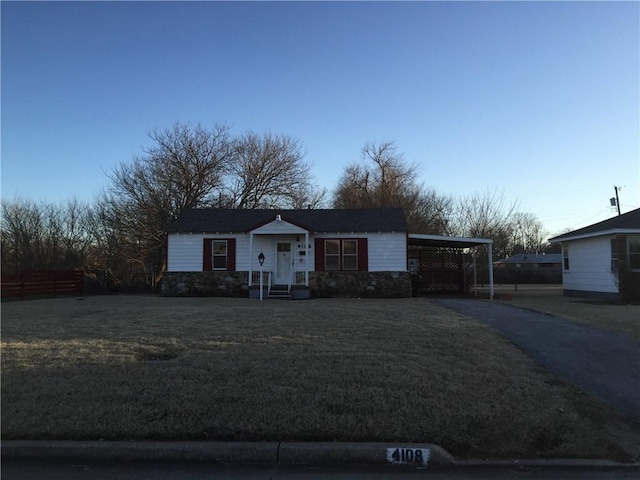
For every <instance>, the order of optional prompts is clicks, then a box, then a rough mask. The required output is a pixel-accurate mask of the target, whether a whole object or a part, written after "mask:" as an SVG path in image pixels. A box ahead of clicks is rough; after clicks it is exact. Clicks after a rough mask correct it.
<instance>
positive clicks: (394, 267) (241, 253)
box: [167, 233, 407, 272]
mask: <svg viewBox="0 0 640 480" xmlns="http://www.w3.org/2000/svg"><path fill="white" fill-rule="evenodd" d="M364 237H366V238H367V239H368V241H367V243H368V249H369V252H368V257H369V271H371V272H385V271H394V272H397V271H406V270H407V237H406V235H405V234H404V233H368V234H358V233H352V234H344V233H343V234H322V235H317V238H364ZM205 238H235V239H236V270H239V271H248V270H249V261H250V260H251V263H252V270H259V268H260V265H259V263H258V254H260V252H262V253H264V256H265V262H264V269H265V270H267V271H268V270H272V269H273V268H274V267H275V265H274V264H273V259H274V258H275V254H276V251H275V245H276V242H279V241H280V242H291V244H292V246H293V248H292V252H293V254H294V258H295V261H296V265H295V268H296V269H297V270H304V263H305V262H308V263H309V271H310V272H312V271H314V268H315V240H314V239H315V238H316V237H315V236H312V235H310V236H309V244H310V245H311V248H309V249H308V250H307V253H306V255H300V254H299V253H298V252H299V251H300V250H303V249H304V234H298V235H254V237H253V255H252V258H249V255H250V252H249V234H211V235H208V234H201V233H200V234H175V233H172V234H169V236H168V249H169V253H168V262H167V271H169V272H201V271H202V255H203V240H204V239H205ZM296 238H297V239H298V240H296Z"/></svg>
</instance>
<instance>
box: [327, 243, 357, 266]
mask: <svg viewBox="0 0 640 480" xmlns="http://www.w3.org/2000/svg"><path fill="white" fill-rule="evenodd" d="M324 268H325V269H326V270H358V241H357V240H325V241H324Z"/></svg>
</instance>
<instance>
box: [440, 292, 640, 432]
mask: <svg viewBox="0 0 640 480" xmlns="http://www.w3.org/2000/svg"><path fill="white" fill-rule="evenodd" d="M434 302H435V303H437V304H439V305H442V306H444V307H446V308H449V309H451V310H454V311H456V312H458V313H461V314H463V315H466V316H469V317H472V318H475V319H476V320H479V321H481V322H483V323H485V324H487V325H489V326H491V327H493V328H494V329H496V330H498V331H499V332H500V333H501V334H502V335H503V336H505V337H506V338H508V339H509V340H510V341H511V342H513V343H514V344H515V345H516V346H517V347H518V348H520V349H521V350H523V351H524V352H525V353H527V354H528V355H529V356H530V357H531V358H533V359H534V360H535V361H536V362H537V363H539V364H540V365H543V366H544V367H546V368H547V369H549V370H550V371H551V372H552V373H554V374H555V375H558V376H560V377H562V378H564V379H566V380H568V381H569V382H571V383H573V384H575V385H577V386H578V387H580V388H582V389H584V390H586V391H588V392H590V393H592V394H593V395H595V396H596V397H598V398H599V399H600V400H602V401H603V402H604V403H605V404H607V405H609V406H611V407H612V408H613V409H614V410H616V411H617V412H619V413H621V414H622V415H624V416H626V417H628V418H630V419H632V420H634V421H635V422H639V423H640V343H638V342H636V341H634V340H632V339H630V338H628V337H625V336H621V335H618V334H616V333H613V332H610V331H605V330H602V329H599V328H596V327H592V326H590V325H580V324H577V323H572V322H569V321H566V320H563V319H560V318H557V317H554V316H552V315H548V314H544V313H540V312H534V311H531V310H526V309H523V308H518V307H512V306H509V305H504V304H500V303H497V302H489V301H483V300H467V299H448V298H447V299H444V298H443V299H437V300H434Z"/></svg>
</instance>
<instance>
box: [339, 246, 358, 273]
mask: <svg viewBox="0 0 640 480" xmlns="http://www.w3.org/2000/svg"><path fill="white" fill-rule="evenodd" d="M342 269H343V270H357V269H358V241H357V240H343V241H342Z"/></svg>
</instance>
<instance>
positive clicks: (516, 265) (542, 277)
mask: <svg viewBox="0 0 640 480" xmlns="http://www.w3.org/2000/svg"><path fill="white" fill-rule="evenodd" d="M493 268H494V272H493V275H494V277H493V278H494V281H495V282H496V283H562V254H560V253H546V254H545V253H543V254H536V253H517V254H515V255H511V256H510V257H506V258H503V259H502V260H498V261H497V262H494V264H493Z"/></svg>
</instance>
